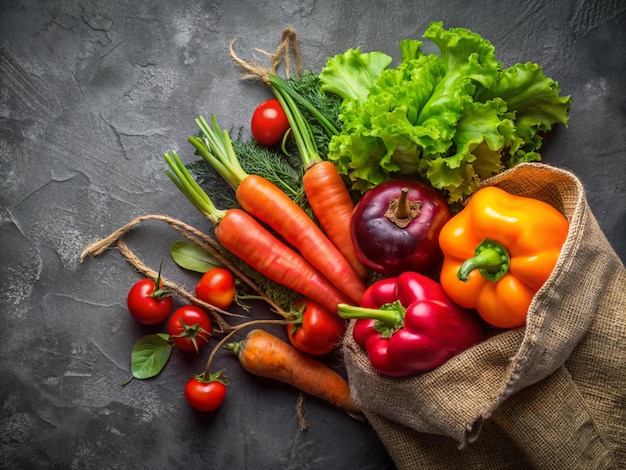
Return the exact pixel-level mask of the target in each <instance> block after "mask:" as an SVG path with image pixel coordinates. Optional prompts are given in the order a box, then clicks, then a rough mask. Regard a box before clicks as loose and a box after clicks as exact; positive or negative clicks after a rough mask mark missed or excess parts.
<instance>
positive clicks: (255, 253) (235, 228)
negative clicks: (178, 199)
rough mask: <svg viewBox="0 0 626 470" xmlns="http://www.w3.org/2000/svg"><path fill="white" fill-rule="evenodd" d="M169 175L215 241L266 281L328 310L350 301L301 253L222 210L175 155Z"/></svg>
mask: <svg viewBox="0 0 626 470" xmlns="http://www.w3.org/2000/svg"><path fill="white" fill-rule="evenodd" d="M165 160H166V161H167V163H168V165H169V166H170V168H171V170H172V171H167V172H166V173H167V175H168V176H169V178H170V179H171V180H172V181H173V182H174V184H175V185H176V187H177V188H178V189H179V190H180V191H181V192H182V193H183V194H184V195H185V197H186V198H187V199H189V201H190V202H191V203H192V204H193V205H194V206H195V207H196V208H197V209H198V210H199V211H200V212H201V213H202V214H203V215H204V216H205V217H206V218H207V219H209V221H210V222H211V223H212V224H213V225H214V226H215V237H216V238H217V240H218V241H219V242H220V243H221V244H222V245H223V246H224V248H226V249H227V250H228V251H230V252H231V253H232V254H234V255H235V256H237V257H238V258H240V259H241V260H243V261H245V262H246V263H247V264H249V265H250V266H251V267H252V268H253V269H255V270H257V271H258V272H260V273H261V274H263V275H264V276H266V277H267V278H269V279H271V280H273V281H275V282H278V283H279V284H281V285H283V286H285V287H287V288H289V289H292V290H294V291H296V292H299V293H300V294H302V295H306V296H309V297H311V298H312V299H314V300H316V301H317V302H320V303H321V304H322V305H324V306H326V308H328V309H329V310H331V311H333V312H336V311H337V305H338V304H340V303H342V302H347V303H350V301H349V299H348V298H347V297H346V296H345V295H344V294H343V293H342V292H340V291H339V290H338V289H336V288H335V287H334V286H333V285H332V284H330V282H329V281H328V280H327V279H326V278H325V277H324V276H323V275H322V274H321V273H320V272H319V271H318V270H317V269H316V268H314V267H313V266H312V265H311V264H310V263H309V262H308V261H306V260H305V259H304V258H303V257H302V256H301V255H300V254H299V253H297V252H296V251H295V250H293V249H292V248H290V247H288V246H287V245H285V243H283V242H282V241H281V240H279V239H278V238H276V237H275V236H274V235H273V234H271V233H270V232H269V231H268V230H267V229H266V228H265V227H263V226H262V225H261V224H260V223H259V222H258V221H257V220H256V219H254V218H253V217H252V216H250V215H249V214H248V213H246V212H245V211H242V210H240V209H228V210H226V211H223V210H219V209H217V208H216V207H215V204H214V203H213V201H212V200H211V199H210V198H209V196H208V195H207V194H206V192H204V190H203V189H202V188H201V187H200V186H199V185H198V183H197V182H196V181H195V180H194V179H193V177H192V176H191V174H190V173H189V171H188V170H187V168H186V167H185V165H184V164H183V163H182V162H181V160H180V158H179V157H178V155H177V154H176V152H172V155H171V156H170V155H168V154H165Z"/></svg>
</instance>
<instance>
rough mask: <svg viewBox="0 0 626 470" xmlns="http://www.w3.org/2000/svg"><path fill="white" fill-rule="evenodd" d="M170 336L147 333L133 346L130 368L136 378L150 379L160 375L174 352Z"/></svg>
mask: <svg viewBox="0 0 626 470" xmlns="http://www.w3.org/2000/svg"><path fill="white" fill-rule="evenodd" d="M168 340H169V336H167V335H163V334H153V335H146V336H143V337H142V338H140V339H139V340H138V341H137V342H136V343H135V345H134V346H133V351H132V353H131V362H130V364H131V365H130V369H131V372H132V374H133V377H134V378H136V379H149V378H150V377H154V376H155V375H158V374H159V373H160V372H161V371H162V370H163V367H165V364H167V361H168V360H169V358H170V355H171V354H172V345H171V344H170V343H169V341H168Z"/></svg>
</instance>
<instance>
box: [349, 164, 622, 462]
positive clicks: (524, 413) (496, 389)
mask: <svg viewBox="0 0 626 470" xmlns="http://www.w3.org/2000/svg"><path fill="white" fill-rule="evenodd" d="M484 185H495V186H498V187H500V188H502V189H505V190H507V191H509V192H511V193H513V194H518V195H521V196H528V197H534V198H537V199H540V200H543V201H545V202H547V203H549V204H551V205H552V206H554V207H555V208H557V209H558V210H559V211H561V212H562V213H563V214H564V215H565V216H566V217H567V219H568V220H569V221H570V230H569V233H568V237H567V240H566V242H565V245H564V247H563V250H562V252H561V256H560V257H559V260H558V262H557V265H556V267H555V269H554V271H553V272H552V274H551V276H550V278H549V279H548V281H547V282H546V283H545V284H544V285H543V287H542V288H541V289H540V291H539V292H537V294H536V295H535V297H534V299H533V302H532V304H531V306H530V308H529V311H528V317H527V324H526V326H525V327H523V328H518V329H513V330H507V331H504V332H502V333H499V334H497V335H496V336H494V337H492V338H490V339H488V340H487V341H485V342H483V343H481V344H479V345H477V346H475V347H474V348H472V349H470V350H468V351H465V352H463V353H462V354H459V355H458V356H456V357H454V358H452V359H451V360H450V361H448V362H447V363H446V364H444V365H443V366H441V367H439V368H437V369H436V370H434V371H432V372H429V373H426V374H423V375H420V376H415V377H409V378H403V379H397V378H390V377H386V376H383V375H380V374H378V373H377V372H375V371H374V370H373V369H372V368H371V366H370V364H369V361H368V358H367V355H366V354H365V352H364V351H363V350H362V349H361V348H360V347H359V346H358V345H357V344H356V343H355V342H354V340H353V338H352V328H353V324H354V322H353V323H352V324H350V326H349V329H348V332H347V334H346V336H345V339H344V343H343V352H344V357H345V362H346V368H347V373H348V380H349V382H350V387H351V391H352V394H353V396H354V399H355V401H356V403H357V404H358V405H359V406H360V407H361V408H362V409H363V411H364V414H365V416H366V417H367V419H368V420H369V422H370V423H371V425H372V427H373V428H374V430H375V431H376V432H377V433H378V435H379V436H380V438H381V440H382V442H383V443H384V445H385V446H386V447H387V449H388V451H389V453H390V455H391V457H392V459H393V460H394V462H395V464H396V466H397V467H398V468H399V469H420V468H425V469H438V468H441V469H457V468H458V469H461V468H462V469H473V468H476V469H478V468H480V469H492V468H507V469H515V468H524V469H526V468H539V469H568V470H571V469H577V468H585V469H594V470H595V469H605V468H626V270H625V269H624V264H623V263H622V261H621V260H620V259H619V257H618V256H617V254H616V253H615V251H614V250H613V249H612V247H611V246H610V244H609V243H608V241H607V240H606V237H605V236H604V234H603V233H602V230H601V229H600V227H599V226H598V223H597V221H596V219H595V218H594V216H593V215H592V213H591V211H590V209H589V206H588V204H587V200H586V196H585V192H584V188H583V186H582V184H581V183H580V181H579V180H578V179H577V178H576V177H575V176H574V175H573V174H572V173H570V172H568V171H565V170H562V169H558V168H555V167H551V166H548V165H545V164H540V163H528V164H521V165H518V166H517V167H515V168H513V169H511V170H508V171H506V172H504V173H502V174H500V175H498V176H497V177H494V178H492V179H490V180H487V181H485V182H484ZM537 244H538V245H539V244H541V239H538V240H537Z"/></svg>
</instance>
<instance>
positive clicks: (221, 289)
mask: <svg viewBox="0 0 626 470" xmlns="http://www.w3.org/2000/svg"><path fill="white" fill-rule="evenodd" d="M235 292H236V290H235V278H234V277H233V275H232V273H231V272H230V271H229V270H228V269H226V268H213V269H209V270H208V271H207V272H206V273H204V274H203V275H202V277H201V278H200V280H199V281H198V284H196V297H198V298H199V299H200V300H203V301H204V302H206V303H208V304H211V305H213V306H215V307H218V308H222V309H224V308H227V307H228V306H229V305H230V304H231V303H232V302H233V300H234V299H235Z"/></svg>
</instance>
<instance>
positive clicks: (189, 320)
mask: <svg viewBox="0 0 626 470" xmlns="http://www.w3.org/2000/svg"><path fill="white" fill-rule="evenodd" d="M212 331H213V325H212V324H211V319H210V318H209V316H208V315H207V313H206V312H205V311H204V310H202V309H201V308H200V307H196V306H195V305H184V306H182V307H180V308H179V309H177V310H176V311H175V312H174V313H173V314H172V316H171V317H170V319H169V320H168V322H167V332H168V334H169V335H170V339H171V340H172V341H173V342H174V344H175V345H176V346H177V347H178V348H179V349H181V350H182V351H187V352H199V351H200V348H202V346H204V345H205V344H206V343H208V342H209V338H210V337H211V332H212Z"/></svg>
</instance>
